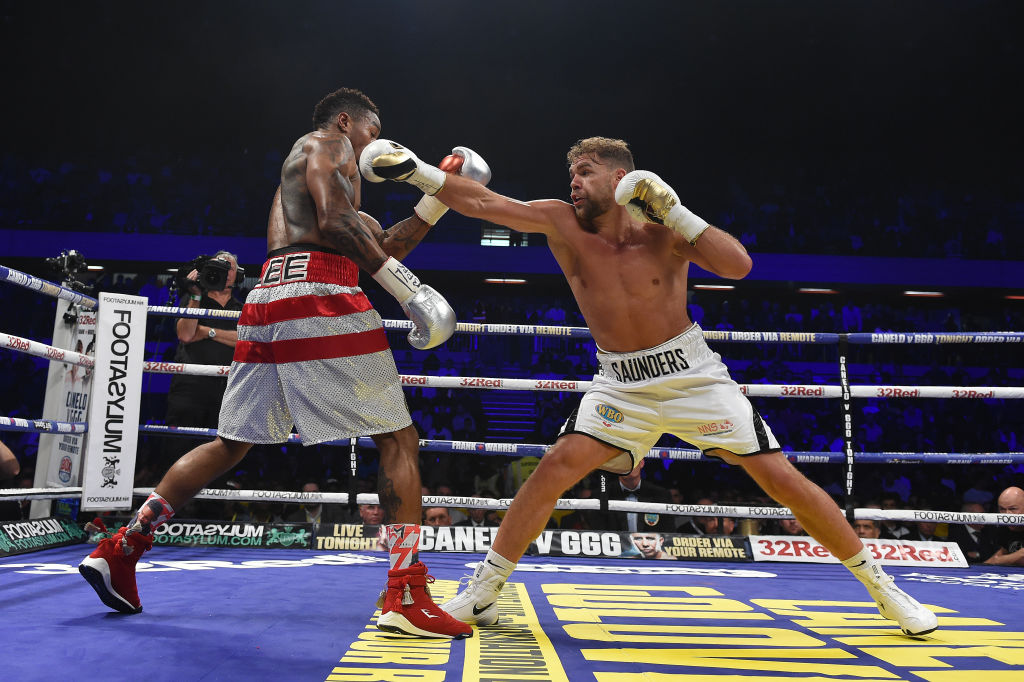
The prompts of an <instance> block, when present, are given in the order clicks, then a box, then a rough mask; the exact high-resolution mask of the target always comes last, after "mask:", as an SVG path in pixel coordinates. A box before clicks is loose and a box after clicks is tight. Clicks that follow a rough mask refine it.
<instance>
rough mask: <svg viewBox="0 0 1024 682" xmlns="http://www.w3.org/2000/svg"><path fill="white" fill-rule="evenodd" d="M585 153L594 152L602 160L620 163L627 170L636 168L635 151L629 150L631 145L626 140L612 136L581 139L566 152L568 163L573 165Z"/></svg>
mask: <svg viewBox="0 0 1024 682" xmlns="http://www.w3.org/2000/svg"><path fill="white" fill-rule="evenodd" d="M584 154H593V155H594V156H596V157H598V158H599V159H601V160H602V161H608V162H611V163H613V164H618V165H619V166H621V167H622V168H625V169H626V170H627V171H632V170H636V166H634V165H633V152H631V151H629V145H628V144H626V141H625V140H615V139H612V138H610V137H588V138H586V139H583V140H580V141H579V142H577V143H576V144H574V145H573V146H572V147H570V148H569V153H568V154H566V157H565V159H566V165H568V166H571V165H573V164H574V163H576V161H577V160H579V158H580V157H581V156H583V155H584Z"/></svg>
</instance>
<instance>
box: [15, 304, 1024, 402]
mask: <svg viewBox="0 0 1024 682" xmlns="http://www.w3.org/2000/svg"><path fill="white" fill-rule="evenodd" d="M229 312H234V311H229ZM0 348H9V349H11V350H14V351H18V352H20V353H26V354H28V355H34V356H36V357H41V358H47V359H49V360H55V361H58V362H63V363H66V364H72V365H79V366H81V367H93V366H94V362H93V359H92V357H91V356H88V355H84V354H82V353H76V352H75V351H71V350H63V349H61V348H56V347H54V346H49V345H47V344H45V343H40V342H38V341H32V340H31V339H26V338H23V337H20V336H15V335H14V334H0ZM142 371H143V372H152V373H154V374H182V375H187V376H206V377H226V376H227V375H228V374H229V373H230V371H231V367H230V366H229V365H196V364H190V363H184V362H164V361H162V360H146V361H145V363H144V364H143V366H142ZM400 378H401V381H402V385H403V386H413V387H423V388H486V389H493V390H498V391H568V392H575V393H585V392H586V391H587V390H588V389H589V388H590V385H591V383H592V382H590V381H578V380H574V379H505V378H497V377H453V376H443V377H433V376H423V375H418V374H403V375H401V377H400ZM739 387H740V390H741V391H742V392H743V394H744V395H748V396H753V397H758V398H838V397H840V395H841V387H839V386H826V385H821V384H740V385H739ZM850 393H851V395H852V396H853V397H854V398H966V399H979V398H980V399H988V398H995V399H1004V400H1018V399H1022V398H1024V386H874V385H860V386H851V387H850Z"/></svg>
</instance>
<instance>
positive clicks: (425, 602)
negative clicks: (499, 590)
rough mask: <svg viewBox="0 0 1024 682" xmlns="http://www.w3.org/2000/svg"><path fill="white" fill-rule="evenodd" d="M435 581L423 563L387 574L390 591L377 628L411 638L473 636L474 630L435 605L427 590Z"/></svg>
mask: <svg viewBox="0 0 1024 682" xmlns="http://www.w3.org/2000/svg"><path fill="white" fill-rule="evenodd" d="M432 582H434V576H432V575H427V567H426V565H425V564H422V563H420V562H416V563H415V564H413V565H412V566H410V567H409V568H400V569H395V570H391V571H388V591H387V594H386V595H385V596H384V606H383V608H382V609H381V610H382V613H381V616H380V618H378V619H377V627H378V628H380V629H381V630H383V631H384V632H393V633H396V634H400V635H409V636H412V637H447V638H451V639H463V638H465V637H472V636H473V628H471V627H470V626H468V625H466V624H465V623H463V622H462V621H460V620H456V619H455V618H453V617H452V616H450V615H449V614H448V613H447V612H445V611H442V610H441V607H439V606H438V605H437V604H435V603H434V600H433V599H432V598H431V596H430V590H429V588H428V587H427V585H429V584H430V583H432Z"/></svg>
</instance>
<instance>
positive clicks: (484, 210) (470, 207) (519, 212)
mask: <svg viewBox="0 0 1024 682" xmlns="http://www.w3.org/2000/svg"><path fill="white" fill-rule="evenodd" d="M434 196H436V197H437V198H438V199H440V200H441V202H442V203H444V204H445V205H446V206H448V207H449V208H451V209H452V210H454V211H457V212H459V213H461V214H462V215H464V216H469V217H470V218H480V219H482V220H487V221H490V222H492V223H497V224H498V225H504V226H505V227H508V228H511V229H513V230H515V231H516V232H539V233H541V234H548V235H550V234H552V233H554V231H555V225H556V222H557V216H558V214H559V213H564V212H565V211H566V209H567V208H568V209H569V210H571V208H570V206H569V204H567V203H566V202H564V201H558V200H556V199H541V200H539V201H519V200H518V199H512V198H510V197H506V196H503V195H501V194H498V193H497V192H492V191H491V190H489V189H487V188H486V187H484V186H483V185H481V184H480V183H478V182H475V181H473V180H469V179H467V178H464V177H461V176H458V175H449V176H448V177H447V178H446V179H445V183H444V187H442V188H441V191H439V192H438V193H437V194H435V195H434Z"/></svg>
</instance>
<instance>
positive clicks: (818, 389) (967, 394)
mask: <svg viewBox="0 0 1024 682" xmlns="http://www.w3.org/2000/svg"><path fill="white" fill-rule="evenodd" d="M142 371H144V372H154V373H157V374H187V375H189V376H207V377H222V376H227V375H228V373H229V372H230V371H231V368H230V367H229V366H227V365H194V364H188V363H182V362H163V361H159V360H147V361H146V362H145V364H144V365H143V366H142ZM400 378H401V380H402V385H403V386H413V387H423V388H487V389H494V390H498V391H569V392H575V393H585V392H586V391H587V390H589V389H590V385H591V383H592V382H590V381H577V380H574V379H502V378H496V377H452V376H444V377H432V376H422V375H418V374H403V375H401V377H400ZM739 387H740V390H741V391H742V392H743V394H744V395H749V396H754V397H759V398H838V397H840V391H841V389H840V387H839V386H823V385H821V384H740V385H739ZM850 393H851V395H852V396H853V397H854V398H972V399H977V398H983V399H984V398H998V399H1020V398H1024V386H873V385H861V386H851V387H850Z"/></svg>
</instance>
